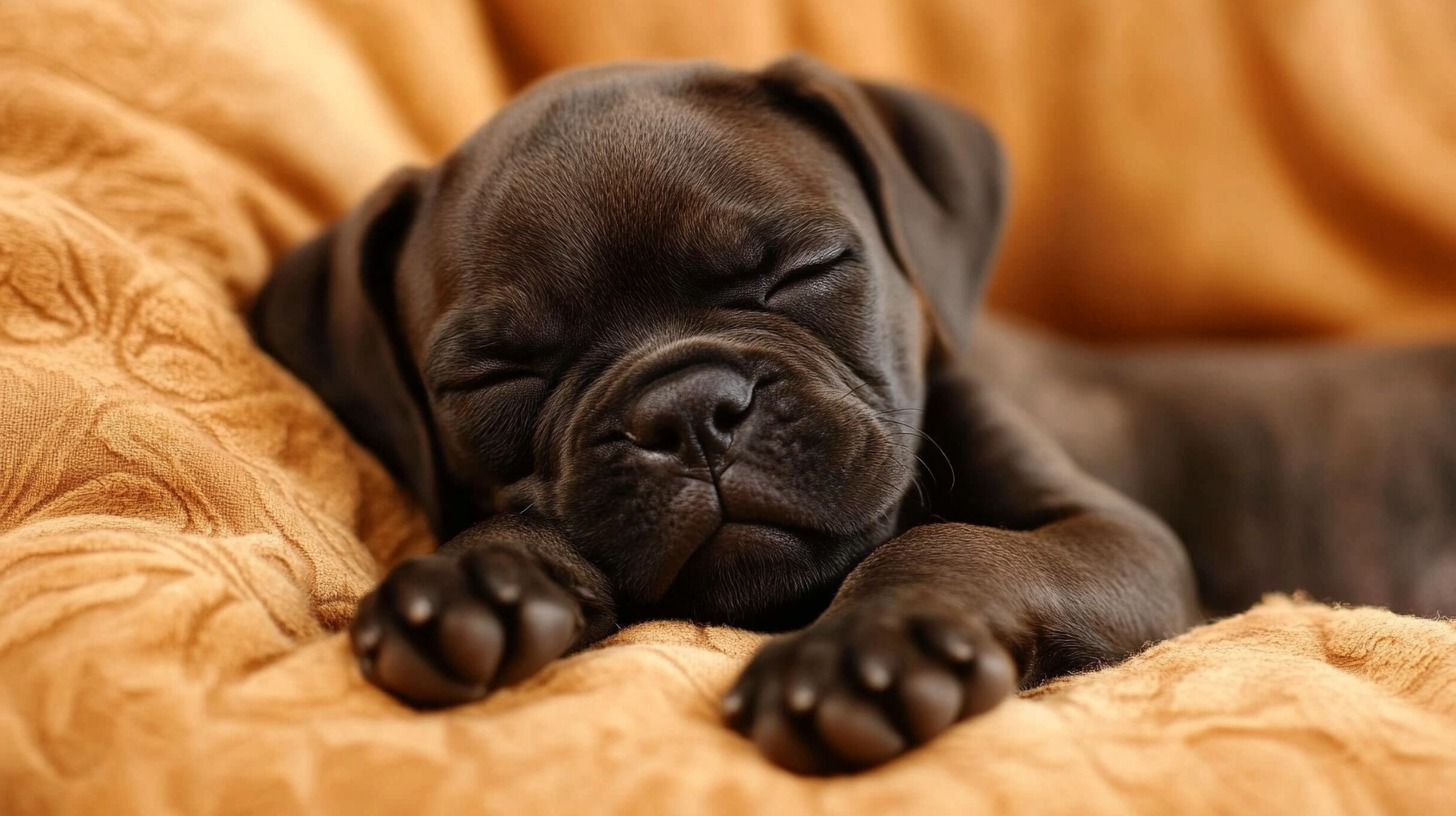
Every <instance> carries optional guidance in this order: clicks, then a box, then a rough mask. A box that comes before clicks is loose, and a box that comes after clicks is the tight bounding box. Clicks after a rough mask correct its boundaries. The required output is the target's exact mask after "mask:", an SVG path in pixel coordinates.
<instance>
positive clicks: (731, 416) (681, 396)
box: [625, 365, 754, 465]
mask: <svg viewBox="0 0 1456 816" xmlns="http://www.w3.org/2000/svg"><path fill="white" fill-rule="evenodd" d="M753 387H754V381H753V380H751V379H749V378H748V377H747V376H745V375H744V374H742V373H740V372H738V371H735V370H734V369H732V368H729V367H727V366H721V365H697V366H692V367H690V368H685V369H681V370H679V371H674V372H672V373H670V374H667V375H665V376H663V377H660V378H658V379H656V380H654V381H652V382H651V383H649V384H648V386H647V388H646V389H645V390H643V392H642V394H641V395H640V396H638V397H637V401H636V402H635V403H633V405H632V407H631V408H629V409H628V410H627V416H626V421H625V425H626V427H625V430H626V432H627V438H628V439H630V440H631V441H632V443H633V444H634V445H636V446H637V447H639V448H642V449H644V450H650V451H658V452H660V453H671V454H674V455H676V456H677V457H678V458H679V459H681V460H682V461H683V462H684V463H690V464H707V465H711V464H713V463H714V462H715V461H716V460H717V458H718V457H719V456H721V455H722V454H723V453H724V452H726V451H727V450H728V448H729V446H731V445H732V444H733V435H734V432H735V431H736V430H737V429H738V427H739V426H740V425H742V423H743V420H744V419H745V418H747V417H748V414H749V412H750V411H751V410H752V407H753ZM695 460H702V461H695Z"/></svg>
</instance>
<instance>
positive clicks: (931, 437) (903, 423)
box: [880, 409, 956, 490]
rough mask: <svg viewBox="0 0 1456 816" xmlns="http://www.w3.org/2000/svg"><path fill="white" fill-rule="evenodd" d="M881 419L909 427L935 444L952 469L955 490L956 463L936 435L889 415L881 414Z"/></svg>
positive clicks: (951, 475) (952, 481)
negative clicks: (936, 439)
mask: <svg viewBox="0 0 1456 816" xmlns="http://www.w3.org/2000/svg"><path fill="white" fill-rule="evenodd" d="M910 410H918V409H910ZM880 419H883V420H885V421H886V422H893V423H895V424H896V425H899V426H901V427H903V428H909V429H910V431H911V432H913V433H914V434H915V435H916V436H918V437H920V438H921V439H924V440H925V441H926V442H929V443H930V444H931V445H934V446H935V449H936V450H937V451H939V452H940V458H942V459H944V460H945V466H946V467H947V468H948V469H949V470H950V489H951V490H955V486H956V471H955V463H954V462H952V461H951V460H950V455H949V454H947V453H946V452H945V448H942V447H941V446H940V443H939V442H936V441H935V437H933V436H931V435H930V434H929V433H928V432H927V431H925V430H924V429H921V428H917V427H915V426H914V425H910V424H909V423H905V422H901V421H900V420H898V419H890V418H889V417H885V416H881V417H880Z"/></svg>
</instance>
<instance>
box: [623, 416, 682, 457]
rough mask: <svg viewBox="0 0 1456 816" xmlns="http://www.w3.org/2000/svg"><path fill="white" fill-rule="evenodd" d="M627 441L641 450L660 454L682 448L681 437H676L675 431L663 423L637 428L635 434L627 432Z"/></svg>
mask: <svg viewBox="0 0 1456 816" xmlns="http://www.w3.org/2000/svg"><path fill="white" fill-rule="evenodd" d="M627 439H628V441H630V442H631V443H632V444H634V445H636V446H637V447H639V448H641V449H643V450H650V451H657V452H660V453H672V452H674V451H676V450H677V449H678V448H680V447H682V437H681V436H679V435H678V432H677V429H676V428H674V427H673V426H672V425H670V424H668V423H664V422H659V423H655V424H651V425H648V426H647V427H645V428H639V429H637V431H636V432H635V433H633V432H631V431H629V432H628V433H627Z"/></svg>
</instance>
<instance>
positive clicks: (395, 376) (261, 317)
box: [250, 168, 442, 530]
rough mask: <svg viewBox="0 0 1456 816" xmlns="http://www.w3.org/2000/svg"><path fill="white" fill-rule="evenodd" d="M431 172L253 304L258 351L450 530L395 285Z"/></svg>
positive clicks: (275, 281) (288, 260) (326, 236)
mask: <svg viewBox="0 0 1456 816" xmlns="http://www.w3.org/2000/svg"><path fill="white" fill-rule="evenodd" d="M423 176H424V171H423V170H420V169H416V168H405V169H401V170H398V171H396V172H395V173H394V175H392V176H390V177H389V178H388V179H386V180H385V181H384V183H383V184H381V185H380V186H379V188H378V189H376V190H375V191H374V192H373V193H371V194H370V195H369V197H368V198H366V199H365V200H364V202H363V203H362V204H360V205H359V206H358V207H356V208H355V209H354V210H353V211H352V212H350V213H348V214H347V215H345V216H344V218H343V219H342V220H340V221H339V222H338V223H336V224H335V225H334V226H333V227H331V228H330V229H328V230H327V231H326V232H324V233H323V234H322V235H320V236H318V237H317V238H314V239H313V240H312V241H310V242H309V243H307V244H305V245H303V246H302V247H300V248H298V249H296V250H294V251H293V252H292V253H291V254H289V255H288V256H287V257H285V258H284V259H283V260H282V261H281V262H280V263H279V264H278V266H277V267H276V268H275V269H274V271H273V275H272V277H271V278H270V280H269V281H268V283H267V285H266V286H265V287H264V288H263V291H262V292H261V293H260V294H259V295H258V300H257V302H256V303H254V305H253V310H252V314H251V315H250V320H251V323H252V327H253V332H254V334H255V336H256V337H257V338H258V342H259V344H260V345H262V346H263V348H265V349H266V350H267V351H268V352H269V353H271V354H272V355H273V356H274V357H276V358H277V359H278V360H279V361H281V362H282V363H283V364H284V365H286V366H288V368H289V369H291V370H292V371H293V373H294V374H296V375H297V376H298V377H299V378H300V379H302V380H303V381H304V382H306V383H307V384H308V385H309V386H311V387H312V388H313V390H314V392H315V393H317V394H318V395H319V396H320V397H322V398H323V400H324V402H326V403H327V404H328V406H329V407H330V408H331V409H333V411H334V413H335V414H336V415H337V416H338V417H339V418H340V419H341V420H343V422H344V425H346V426H347V427H348V428H349V430H350V432H352V433H353V435H354V437H355V438H356V439H358V440H359V441H360V442H361V443H363V444H364V445H365V446H366V447H367V448H369V449H370V450H371V451H373V452H374V453H375V454H376V455H378V456H379V458H380V460H381V461H383V462H384V464H385V466H386V467H388V468H389V469H390V470H391V471H393V473H394V475H395V476H396V478H399V479H401V480H403V481H404V482H405V483H406V484H407V485H408V486H409V487H410V488H411V489H412V490H413V492H414V494H415V496H416V498H418V499H419V500H420V502H421V503H422V504H423V505H424V506H425V509H426V511H427V512H428V513H429V515H430V520H431V522H432V523H434V525H435V529H436V530H439V529H440V524H441V522H442V519H441V509H442V501H441V497H440V495H439V488H440V481H441V480H440V478H439V473H438V471H437V469H436V468H437V461H438V457H437V456H436V455H435V441H434V435H433V433H432V431H431V424H430V422H429V420H428V413H427V409H426V408H425V405H426V403H425V400H424V397H423V389H422V386H421V385H420V382H419V377H418V375H417V374H416V372H415V368H414V364H413V363H412V362H411V361H410V359H409V355H408V353H407V351H406V349H405V346H404V343H403V341H402V338H401V336H400V332H399V326H398V319H397V310H396V308H395V297H394V281H395V273H396V269H397V267H398V264H399V258H400V254H401V251H402V249H403V247H404V243H405V240H406V238H408V236H409V232H410V227H411V226H412V224H413V222H414V217H415V211H416V209H417V207H418V205H419V199H420V188H421V181H422V179H423Z"/></svg>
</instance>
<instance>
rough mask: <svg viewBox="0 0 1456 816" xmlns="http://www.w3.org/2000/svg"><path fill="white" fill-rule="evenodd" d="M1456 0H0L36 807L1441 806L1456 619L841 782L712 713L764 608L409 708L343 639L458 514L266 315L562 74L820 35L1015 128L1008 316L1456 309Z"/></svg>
mask: <svg viewBox="0 0 1456 816" xmlns="http://www.w3.org/2000/svg"><path fill="white" fill-rule="evenodd" d="M689 6H690V7H691V9H692V12H691V14H688V13H686V12H685V10H686V9H688V8H689ZM1453 8H1456V7H1453V6H1452V5H1451V4H1449V3H1444V2H1441V1H1440V0H1434V2H1431V3H1425V4H1414V3H1393V2H1392V3H1387V2H1374V0H1372V2H1370V3H1367V4H1363V5H1362V4H1357V3H1335V2H1331V3H1328V4H1308V3H1294V2H1291V3H1250V4H1233V3H1224V2H1216V1H1215V0H1210V1H1209V2H1207V3H1191V2H1190V3H1177V4H1169V3H1156V4H1148V3H1142V2H1114V1H1113V0H1099V1H1098V2H1096V3H1090V2H1089V3H1085V4H1080V5H1079V4H1074V3H1054V4H1053V3H1045V4H1041V3H1038V4H1021V3H1016V4H1011V3H1002V2H991V0H987V2H975V3H951V2H944V3H919V4H909V3H903V2H899V0H893V1H892V0H884V1H883V2H879V3H875V2H868V0H863V1H861V2H850V1H849V0H823V1H822V2H800V3H790V4H777V3H768V2H762V1H758V2H744V1H743V0H733V1H732V2H729V0H723V2H715V3H693V4H680V3H676V2H671V0H625V2H614V3H610V4H607V3H599V2H594V0H515V1H514V2H500V3H492V4H488V5H485V6H477V5H476V4H473V3H466V2H450V1H449V0H439V1H438V2H419V0H351V1H349V2H345V0H337V1H336V2H323V0H320V1H319V2H316V3H307V2H301V1H300V0H248V2H230V1H225V0H216V1H215V2H205V1H203V0H196V1H195V2H161V1H160V0H107V2H95V3H92V2H80V0H73V2H60V1H59V0H57V1H55V2H39V0H15V1H14V2H8V3H0V814H4V816H30V815H31V814H52V813H58V814H59V813H65V814H71V813H74V814H97V813H107V814H130V813H136V814H168V813H266V814H291V813H318V812H341V813H350V814H370V813H390V812H419V813H432V814H452V813H462V814H463V813H479V812H506V811H510V812H526V813H548V812H605V811H615V812H620V813H631V814H642V813H652V812H664V813H684V812H702V813H710V812H721V813H745V812H753V813H773V812H821V811H822V812H833V813H857V812H863V813H876V814H877V813H883V812H887V811H890V810H895V809H903V810H906V811H911V812H918V813H936V812H943V813H977V812H993V811H998V810H1000V811H1011V810H1015V811H1018V812H1028V811H1035V812H1049V813H1055V812H1065V813H1077V814H1088V813H1118V814H1120V813H1128V812H1179V813H1193V812H1225V813H1227V812H1248V811H1249V810H1250V809H1251V808H1255V807H1256V806H1257V809H1261V810H1266V811H1270V812H1273V811H1277V812H1281V813H1314V812H1321V811H1328V810H1336V809H1342V810H1346V811H1351V812H1372V813H1377V812H1378V813H1394V812H1401V811H1405V812H1412V813H1431V812H1441V810H1443V809H1445V808H1448V807H1449V803H1450V801H1451V795H1452V792H1453V791H1456V628H1453V626H1452V624H1451V623H1450V622H1440V621H1425V620H1418V619H1412V618H1403V617H1398V616H1395V615H1392V614H1390V613H1388V612H1384V611H1379V610H1336V609H1331V608H1327V607H1323V606H1320V605H1316V604H1295V603H1291V602H1288V601H1283V600H1274V601H1271V602H1268V603H1266V604H1264V605H1262V606H1261V607H1259V608H1257V609H1255V610H1254V611H1252V612H1250V613H1249V614H1247V615H1245V616H1242V617H1239V618H1235V619H1231V620H1227V621H1223V622H1220V623H1218V624H1215V625H1212V626H1209V627H1206V628H1203V629H1200V630H1198V631H1196V632H1193V633H1190V634H1188V635H1186V636H1184V637H1182V638H1179V639H1177V640H1175V641H1172V642H1169V643H1166V644H1163V645H1160V646H1157V647H1155V648H1153V649H1152V650H1150V651H1148V652H1147V653H1146V654H1144V655H1142V656H1140V657H1138V658H1136V659H1134V660H1132V661H1130V662H1128V663H1126V664H1124V665H1122V666H1119V667H1116V668H1112V669H1108V670H1105V671H1102V672H1097V673H1093V674H1088V675H1084V676H1080V677H1075V678H1070V679H1067V680H1064V681H1061V682H1058V683H1056V684H1054V685H1052V686H1050V687H1047V688H1044V689H1041V690H1038V691H1037V692H1035V693H1032V694H1030V695H1027V696H1025V697H1024V698H1022V699H1018V700H1014V701H1011V702H1009V703H1008V704H1006V705H1004V706H1003V707H1001V708H1000V709H998V710H997V711H996V712H995V713H994V714H992V715H990V716H987V717H985V718H982V719H980V720H977V721H974V722H971V723H967V724H964V725H962V726H959V727H957V728H956V729H954V730H953V731H952V732H951V733H950V734H949V735H948V736H946V737H945V738H944V739H941V740H938V741H936V742H935V743H934V744H933V745H932V746H930V747H928V748H926V749H924V750H921V751H917V752H916V753H914V754H913V755H911V756H909V757H907V758H905V759H904V760H901V761H897V762H894V763H892V764H890V765H889V766H887V767H885V768H883V769H881V770H878V771H875V772H872V773H868V774H864V775H861V776H858V777H854V778H848V779H840V780H832V781H823V780H805V779H799V778H795V777H793V776H790V775H788V774H785V773H782V772H780V771H777V770H775V769H774V768H772V767H770V766H768V765H767V764H765V763H764V762H763V761H762V760H761V759H759V757H758V756H757V755H756V754H755V753H754V751H753V750H752V749H751V748H750V746H748V745H747V744H746V743H744V742H743V741H742V740H740V739H739V738H737V737H736V736H734V735H733V734H731V733H729V732H728V731H727V730H725V729H724V728H722V727H721V726H720V725H719V724H718V723H717V721H716V719H715V714H714V712H715V710H716V700H717V697H718V695H719V694H721V692H722V691H723V690H724V688H726V686H727V684H728V683H729V681H730V680H731V678H732V676H733V675H734V673H735V672H736V671H737V670H738V669H739V668H740V667H741V666H742V664H743V662H744V660H745V659H746V657H747V655H748V654H749V653H750V652H751V651H752V649H753V648H754V646H755V645H756V644H757V643H759V642H760V638H759V636H756V635H752V634H749V633H744V632H739V631H734V630H729V629H701V628H696V627H692V626H689V625H685V624H670V623H663V624H653V625H647V626H642V627H638V628H635V629H631V630H628V631H626V632H623V633H621V634H620V635H619V636H618V637H616V638H615V639H613V640H612V641H610V642H609V643H608V644H605V645H604V646H602V647H601V648H598V649H595V650H592V651H590V652H587V653H585V654H582V655H579V656H577V657H574V658H572V659H570V660H566V661H562V662H560V663H558V664H556V665H554V666H552V667H551V668H549V669H548V670H547V671H546V672H544V673H543V674H542V675H541V676H540V677H538V678H536V679H533V680H532V681H530V682H528V683H526V684H524V685H522V686H521V687H519V688H517V689H514V690H510V691H507V692H504V693H502V694H499V695H497V696H495V697H493V698H492V699H490V700H489V701H487V702H484V703H481V704H478V705H473V706H469V707H466V708H463V709H459V710H455V711H449V712H440V713H429V714H420V713H416V712H412V711H410V710H408V709H406V708H404V707H401V706H399V705H397V704H395V703H394V702H392V701H391V700H390V699H389V698H388V697H386V696H385V695H383V694H381V693H379V692H377V691H376V690H374V689H372V688H371V687H369V686H368V685H367V684H365V683H364V682H363V681H362V680H361V679H360V677H359V676H358V674H357V672H356V671H355V669H354V667H353V665H352V663H351V661H350V659H349V657H348V654H347V647H346V644H345V639H344V636H343V635H342V634H340V632H339V630H340V628H341V627H342V626H343V625H344V624H345V623H346V622H347V620H348V618H349V615H350V613H351V610H352V608H353V605H354V603H355V602H356V600H357V599H358V597H359V596H360V595H361V594H362V593H363V592H365V591H367V590H368V589H369V588H370V587H371V586H372V584H373V583H374V582H375V581H376V580H377V579H378V576H379V575H380V574H381V571H382V570H383V568H384V567H385V566H387V565H388V564H390V563H393V562H394V561H396V560H398V559H399V558H400V557H402V556H404V555H405V554H408V553H412V552H419V551H423V550H426V549H428V548H429V547H430V546H431V543H432V542H431V541H430V539H429V536H428V533H427V531H426V530H425V528H424V524H423V522H422V519H421V517H420V515H419V513H418V511H417V509H416V508H415V507H414V506H413V505H412V504H411V503H410V502H409V501H408V500H407V499H406V497H405V496H404V495H403V494H402V493H401V492H400V491H399V490H398V489H397V488H396V487H395V486H393V485H392V484H391V483H390V481H389V480H388V478H387V477H386V476H385V474H384V472H383V471H382V470H381V469H380V467H379V466H378V465H377V463H375V462H374V460H373V459H372V458H370V457H369V456H368V455H367V454H366V453H364V452H363V451H361V450H360V449H359V448H358V447H357V446H355V445H354V444H353V443H352V442H351V441H350V440H349V438H348V436H347V435H346V434H345V433H344V432H343V430H342V429H341V428H340V426H339V425H338V424H337V422H335V421H334V420H333V419H332V418H331V417H330V415H329V414H328V412H327V411H326V410H325V409H324V408H323V406H322V405H321V404H320V403H319V401H318V400H317V398H315V397H314V396H312V395H311V394H310V393H309V392H308V391H307V390H306V389H305V388H304V387H302V386H301V385H300V384H299V383H298V382H297V381H296V380H294V379H293V378H292V377H291V376H289V375H288V374H286V373H285V372H284V371H282V370H281V369H280V368H279V367H278V366H277V365H275V364H274V363H272V362H271V361H270V360H269V359H268V358H266V357H265V356H264V355H262V354H261V353H260V352H259V351H258V350H257V349H256V347H255V346H254V345H253V344H252V343H251V341H250V339H249V337H248V335H247V333H246V331H245V329H244V326H243V323H242V321H241V319H240V318H239V313H240V311H241V310H242V309H243V308H244V307H245V306H246V304H247V302H248V301H249V299H250V298H251V296H252V294H253V293H254V292H255V291H256V290H257V288H258V286H259V285H260V283H261V281H262V280H263V278H264V276H265V275H266V273H267V270H268V268H269V265H270V263H271V262H272V260H273V259H274V258H276V257H277V256H278V254H279V253H281V252H282V251H284V250H285V249H286V248H287V247H289V246H290V245H292V244H293V243H295V242H296V241H298V240H300V239H302V238H303V237H305V236H306V235H308V234H309V233H311V232H312V231H313V230H315V229H317V228H318V227H319V225H320V224H321V223H323V222H324V221H325V220H327V219H329V218H331V217H334V216H336V215H337V214H339V213H340V212H342V211H343V210H344V209H346V208H347V207H348V206H349V205H350V204H351V203H353V202H354V201H356V200H357V199H358V198H359V197H360V196H361V195H362V194H363V193H364V191H365V190H367V189H368V188H369V187H370V186H371V185H373V184H374V183H375V182H376V181H377V180H379V179H380V178H381V177H382V176H383V175H385V174H386V173H387V172H388V171H389V170H390V169H391V168H392V167H394V166H395V165H397V164H399V163H402V162H409V161H425V160H428V159H429V158H431V157H434V156H437V155H439V154H441V153H443V152H444V151H446V150H448V149H449V147H450V146H451V145H452V144H453V143H454V142H455V141H456V140H458V139H459V138H460V137H461V136H463V135H464V134H465V133H467V132H469V131H470V130H471V129H472V128H474V127H475V126H476V125H477V124H478V123H479V122H480V121H481V119H482V118H483V117H484V116H486V115H488V113H489V112H490V111H491V110H493V109H494V108H496V107H497V106H499V104H501V103H502V102H503V101H504V100H505V99H507V98H508V97H509V94H510V93H511V92H512V91H513V90H514V89H515V88H517V87H519V86H520V84H521V83H523V82H525V81H527V80H528V79H530V78H531V77H533V76H535V75H537V74H538V73H540V72H542V71H545V70H548V69H550V68H554V67H558V66H561V65H565V64H568V63H571V62H574V61H579V60H596V59H608V58H625V57H640V56H687V55H707V56H715V57H719V58H722V59H725V60H729V61H732V62H735V63H738V64H743V65H752V64H757V63H760V62H762V61H765V60H767V59H770V58H772V57H773V56H776V55H777V54H778V53H779V52H780V51H782V50H784V49H786V48H789V47H802V48H807V49H810V50H813V51H815V52H817V53H819V54H820V55H822V56H824V57H826V58H828V59H830V60H831V61H832V62H835V63H837V64H839V65H841V66H843V67H846V68H849V69H852V70H856V71H860V72H867V73H875V74H878V75H881V76H884V77H888V78H892V79H897V80H900V81H913V82H918V83H921V84H924V85H927V86H931V87H935V88H938V89H940V90H941V91H943V92H945V93H947V94H948V95H950V96H952V97H954V98H956V99H958V100H960V101H962V102H964V103H966V104H968V105H971V106H974V107H978V108H980V109H981V110H983V111H985V112H986V113H987V115H988V116H989V117H990V118H991V119H992V120H993V121H994V122H995V123H996V125H997V126H998V128H999V129H1000V130H1001V131H1002V133H1003V135H1004V136H1005V137H1006V138H1007V141H1008V145H1009V150H1010V153H1011V155H1012V158H1013V161H1014V162H1015V164H1016V167H1017V182H1016V186H1015V196H1016V201H1017V204H1016V210H1015V218H1014V224H1013V229H1012V232H1011V236H1010V239H1009V243H1008V246H1007V251H1006V256H1005V263H1004V264H1003V268H1002V270H1001V273H1000V277H999V279H998V284H997V289H996V293H995V294H996V299H997V302H998V303H999V304H1000V305H1001V306H1002V307H1004V308H1007V309H1011V310H1014V311H1019V312H1021V313H1023V314H1027V315H1030V316H1033V317H1036V318H1039V319H1041V320H1044V321H1046V322H1050V323H1053V324H1055V325H1059V326H1061V327H1063V328H1065V329H1067V330H1069V331H1073V332H1078V333H1082V334H1085V335H1089V336H1098V337H1106V338H1139V337H1150V336H1173V335H1191V334H1203V335H1229V334H1233V335H1265V336H1272V335H1299V334H1314V333H1336V334H1345V335H1349V336H1353V337H1370V338H1395V337H1405V336H1418V335H1420V336H1424V335H1432V336H1434V335H1447V336H1449V335H1450V334H1451V333H1452V332H1451V330H1452V328H1453V327H1456V321H1453V320H1452V316H1453V314H1456V291H1453V290H1456V277H1453V276H1452V275H1451V274H1450V270H1451V269H1452V262H1453V259H1456V213H1453V209H1452V203H1451V202H1452V201H1453V200H1456V199H1453V198H1452V197H1451V195H1450V191H1451V190H1453V189H1456V176H1453V173H1456V149H1453V147H1456V144H1453V142H1456V85H1453V84H1452V83H1450V82H1449V81H1448V79H1449V77H1451V76H1453V75H1456V49H1451V48H1449V43H1450V37H1451V34H1452V33H1453V31H1456V19H1453Z"/></svg>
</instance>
